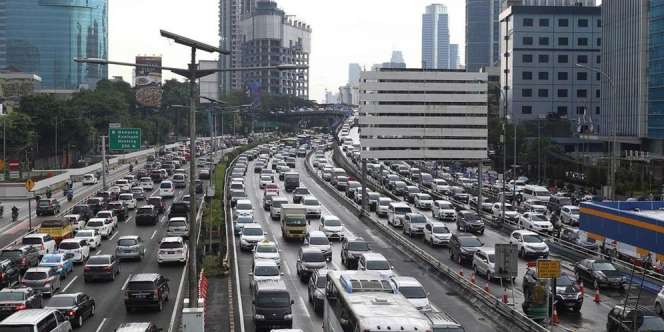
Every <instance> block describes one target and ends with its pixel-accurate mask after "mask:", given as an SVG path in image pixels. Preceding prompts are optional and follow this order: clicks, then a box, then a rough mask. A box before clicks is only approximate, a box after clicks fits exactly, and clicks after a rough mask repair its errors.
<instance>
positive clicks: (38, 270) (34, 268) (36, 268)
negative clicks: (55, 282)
mask: <svg viewBox="0 0 664 332" xmlns="http://www.w3.org/2000/svg"><path fill="white" fill-rule="evenodd" d="M51 269H52V268H51V267H39V266H38V267H31V268H29V269H28V271H26V273H27V272H48V271H50V270H51Z"/></svg>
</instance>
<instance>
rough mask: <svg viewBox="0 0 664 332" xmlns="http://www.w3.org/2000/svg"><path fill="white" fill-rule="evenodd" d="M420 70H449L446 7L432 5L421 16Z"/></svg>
mask: <svg viewBox="0 0 664 332" xmlns="http://www.w3.org/2000/svg"><path fill="white" fill-rule="evenodd" d="M422 68H430V69H448V68H450V30H449V25H448V17H447V7H445V6H444V5H441V4H432V5H429V6H427V7H426V12H425V13H424V14H422Z"/></svg>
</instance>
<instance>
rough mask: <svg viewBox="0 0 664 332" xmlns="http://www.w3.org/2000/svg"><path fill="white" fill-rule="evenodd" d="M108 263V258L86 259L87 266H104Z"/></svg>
mask: <svg viewBox="0 0 664 332" xmlns="http://www.w3.org/2000/svg"><path fill="white" fill-rule="evenodd" d="M109 263H110V259H109V258H108V257H103V256H92V257H90V258H89V259H88V264H90V265H106V264H109Z"/></svg>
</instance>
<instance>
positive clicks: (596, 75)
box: [595, 73, 602, 81]
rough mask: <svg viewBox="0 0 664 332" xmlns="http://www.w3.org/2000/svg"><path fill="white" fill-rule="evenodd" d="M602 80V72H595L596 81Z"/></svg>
mask: <svg viewBox="0 0 664 332" xmlns="http://www.w3.org/2000/svg"><path fill="white" fill-rule="evenodd" d="M601 80H602V74H600V73H595V81H601Z"/></svg>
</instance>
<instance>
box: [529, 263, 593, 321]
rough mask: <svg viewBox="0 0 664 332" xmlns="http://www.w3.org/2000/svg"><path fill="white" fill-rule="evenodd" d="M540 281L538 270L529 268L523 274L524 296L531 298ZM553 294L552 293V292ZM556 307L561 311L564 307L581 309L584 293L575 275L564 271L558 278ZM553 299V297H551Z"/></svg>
mask: <svg viewBox="0 0 664 332" xmlns="http://www.w3.org/2000/svg"><path fill="white" fill-rule="evenodd" d="M538 283H539V280H538V279H537V271H536V270H535V269H533V268H528V269H527V270H526V273H525V274H524V275H523V283H522V284H523V293H524V294H526V295H524V297H526V298H529V296H528V295H529V294H531V293H532V292H533V290H534V288H535V286H537V285H538ZM550 295H552V294H550ZM555 298H556V301H555V303H556V309H557V310H559V311H561V310H563V309H566V310H567V309H571V310H573V311H575V312H579V311H580V310H581V306H582V305H583V293H581V290H580V289H579V288H578V286H577V284H576V278H575V277H574V276H573V275H570V274H566V273H562V274H561V275H560V278H557V279H556V294H555ZM549 299H550V300H551V297H549ZM549 305H551V303H549Z"/></svg>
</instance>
